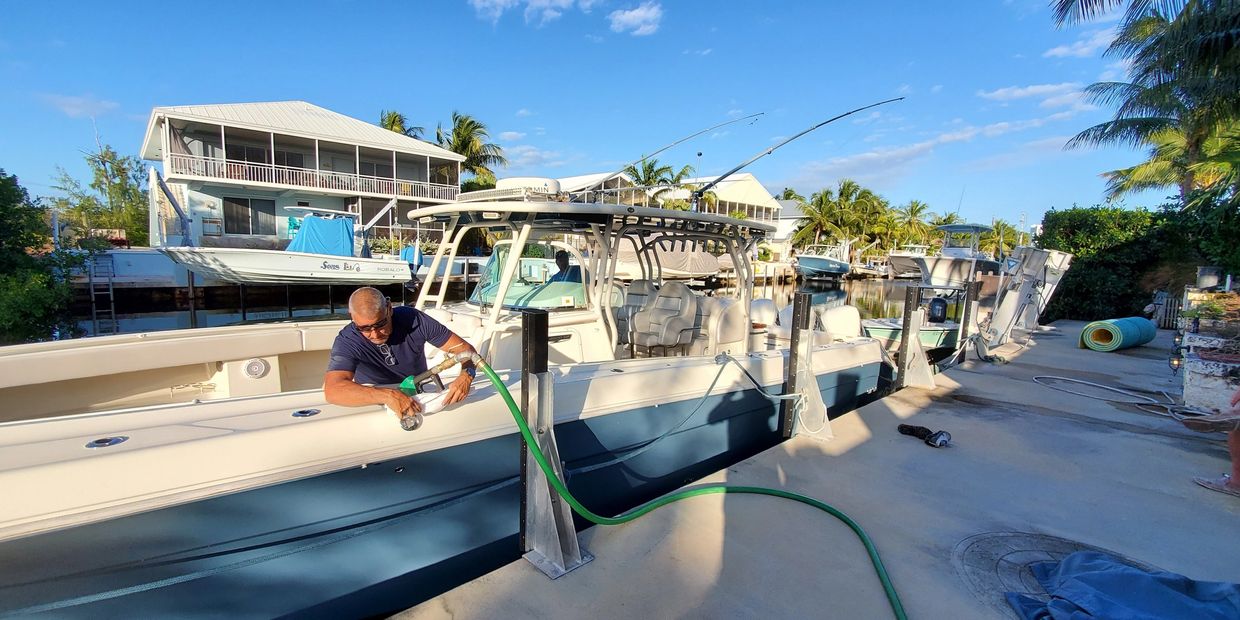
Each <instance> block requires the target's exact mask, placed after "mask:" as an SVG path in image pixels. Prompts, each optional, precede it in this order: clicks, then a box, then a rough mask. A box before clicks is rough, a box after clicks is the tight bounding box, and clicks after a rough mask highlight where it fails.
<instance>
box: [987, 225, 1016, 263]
mask: <svg viewBox="0 0 1240 620" xmlns="http://www.w3.org/2000/svg"><path fill="white" fill-rule="evenodd" d="M990 228H991V230H990V232H985V233H982V234H981V236H979V237H978V240H977V249H979V250H981V251H983V252H989V253H990V255H991V256H993V257H995V258H996V259H997V258H999V257H1000V256H1007V255H1009V254H1011V253H1012V248H1015V247H1016V242H1017V239H1018V235H1019V232H1018V231H1017V230H1016V227H1015V226H1012V225H1011V224H1009V223H1007V222H1005V221H1004V220H995V222H994V224H992V225H991V227H990Z"/></svg>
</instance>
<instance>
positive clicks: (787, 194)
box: [776, 187, 805, 204]
mask: <svg viewBox="0 0 1240 620" xmlns="http://www.w3.org/2000/svg"><path fill="white" fill-rule="evenodd" d="M776 199H777V200H795V201H797V203H799V204H804V203H805V196H802V195H800V194H798V193H797V191H796V190H795V189H792V188H791V187H785V188H784V191H782V192H780V193H779V196H777V197H776Z"/></svg>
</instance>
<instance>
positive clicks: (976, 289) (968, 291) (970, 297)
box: [956, 280, 982, 362]
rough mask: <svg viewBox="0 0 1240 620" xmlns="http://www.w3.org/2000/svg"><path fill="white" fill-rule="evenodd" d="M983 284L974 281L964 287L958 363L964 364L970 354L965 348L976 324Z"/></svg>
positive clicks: (957, 344)
mask: <svg viewBox="0 0 1240 620" xmlns="http://www.w3.org/2000/svg"><path fill="white" fill-rule="evenodd" d="M981 293H982V282H981V280H973V281H970V282H969V283H968V284H965V287H964V309H963V310H962V311H961V312H960V333H959V334H957V336H956V346H957V347H958V348H959V349H960V353H958V354H957V355H956V361H957V362H963V361H964V358H965V357H966V356H967V354H968V352H969V348H968V347H967V346H965V343H967V342H968V340H969V336H971V335H972V331H973V330H972V327H973V324H974V323H975V322H976V319H975V318H974V317H976V316H977V300H978V298H979V297H981Z"/></svg>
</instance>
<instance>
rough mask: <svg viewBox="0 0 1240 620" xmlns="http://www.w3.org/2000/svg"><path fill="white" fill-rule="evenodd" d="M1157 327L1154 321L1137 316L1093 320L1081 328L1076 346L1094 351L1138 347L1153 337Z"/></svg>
mask: <svg viewBox="0 0 1240 620" xmlns="http://www.w3.org/2000/svg"><path fill="white" fill-rule="evenodd" d="M1157 334H1158V328H1157V327H1156V326H1155V325H1154V322H1153V321H1151V320H1149V319H1147V318H1144V317H1139V316H1130V317H1128V318H1124V319H1107V320H1105V321H1094V322H1093V323H1090V324H1089V325H1086V326H1085V329H1082V330H1081V339H1080V342H1078V344H1077V346H1079V347H1080V348H1082V349H1084V348H1087V347H1088V348H1090V349H1093V350H1094V351H1103V352H1106V351H1118V350H1120V349H1127V348H1129V347H1139V346H1141V345H1143V344H1145V343H1147V342H1149V341H1151V340H1153V339H1154V336H1155V335H1157Z"/></svg>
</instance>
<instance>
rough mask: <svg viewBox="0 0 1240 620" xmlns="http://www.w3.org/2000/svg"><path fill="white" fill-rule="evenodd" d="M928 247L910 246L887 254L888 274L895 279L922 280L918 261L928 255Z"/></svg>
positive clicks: (904, 246)
mask: <svg viewBox="0 0 1240 620" xmlns="http://www.w3.org/2000/svg"><path fill="white" fill-rule="evenodd" d="M929 249H930V246H928V245H917V244H908V245H903V246H900V249H899V250H892V251H891V252H890V253H889V254H887V273H888V275H890V276H891V277H893V278H920V277H921V266H920V265H918V264H917V259H918V258H921V257H924V256H925V255H926V250H929Z"/></svg>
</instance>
